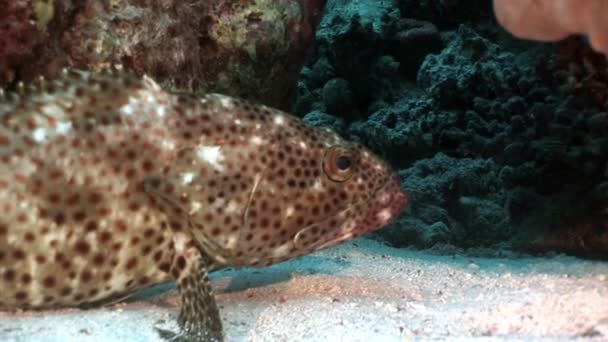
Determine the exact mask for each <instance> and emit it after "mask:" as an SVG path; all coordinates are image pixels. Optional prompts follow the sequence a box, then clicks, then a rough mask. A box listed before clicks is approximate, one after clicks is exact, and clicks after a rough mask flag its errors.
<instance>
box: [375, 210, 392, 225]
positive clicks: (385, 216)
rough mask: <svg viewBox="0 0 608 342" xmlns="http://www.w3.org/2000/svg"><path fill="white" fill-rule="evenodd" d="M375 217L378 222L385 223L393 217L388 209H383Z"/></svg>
mask: <svg viewBox="0 0 608 342" xmlns="http://www.w3.org/2000/svg"><path fill="white" fill-rule="evenodd" d="M376 217H377V218H378V219H379V220H380V222H382V223H386V222H388V221H389V220H390V219H391V218H392V217H393V214H392V213H391V211H390V210H389V209H384V210H382V211H380V212H379V213H378V214H376Z"/></svg>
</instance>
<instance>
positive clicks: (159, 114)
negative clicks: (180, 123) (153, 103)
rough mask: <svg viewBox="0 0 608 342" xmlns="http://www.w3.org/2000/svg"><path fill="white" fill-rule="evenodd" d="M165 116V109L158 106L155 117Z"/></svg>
mask: <svg viewBox="0 0 608 342" xmlns="http://www.w3.org/2000/svg"><path fill="white" fill-rule="evenodd" d="M165 114H167V107H165V106H158V108H156V115H158V116H160V117H163V116H165Z"/></svg>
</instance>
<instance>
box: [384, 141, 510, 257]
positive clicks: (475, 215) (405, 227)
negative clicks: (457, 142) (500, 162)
mask: <svg viewBox="0 0 608 342" xmlns="http://www.w3.org/2000/svg"><path fill="white" fill-rule="evenodd" d="M497 171H498V169H497V165H496V164H495V163H494V162H493V161H492V160H491V159H487V160H484V159H465V158H463V159H461V158H452V157H449V156H447V155H445V154H443V153H437V154H436V155H435V156H434V157H432V158H429V159H423V160H419V161H417V162H416V163H414V165H413V166H412V167H410V168H407V169H403V170H401V171H400V172H399V176H400V177H401V181H402V186H403V188H404V189H406V191H408V194H409V196H410V203H411V206H410V207H409V209H407V214H406V215H403V216H402V217H401V218H399V219H397V221H396V222H395V223H393V224H391V225H390V226H389V227H388V228H386V229H384V230H383V231H380V232H377V233H376V234H377V235H378V236H380V237H382V238H384V239H386V240H387V241H388V242H389V243H391V244H393V245H397V246H407V245H411V244H413V245H415V246H417V247H426V248H428V247H432V246H433V245H434V244H435V243H450V244H454V245H457V246H460V247H471V246H484V245H485V246H488V245H492V244H494V243H498V242H500V241H504V240H505V239H507V238H508V237H509V235H510V234H511V232H510V230H509V229H508V223H509V220H508V213H507V212H506V211H505V210H504V206H503V204H504V201H505V200H506V194H505V193H503V192H502V191H501V189H502V184H501V181H500V179H499V177H498V172H497Z"/></svg>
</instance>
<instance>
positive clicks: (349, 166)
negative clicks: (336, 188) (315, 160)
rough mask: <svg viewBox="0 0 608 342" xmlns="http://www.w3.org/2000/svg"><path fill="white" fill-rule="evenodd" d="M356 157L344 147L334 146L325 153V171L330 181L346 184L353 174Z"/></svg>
mask: <svg viewBox="0 0 608 342" xmlns="http://www.w3.org/2000/svg"><path fill="white" fill-rule="evenodd" d="M353 164H354V155H353V153H352V152H351V151H350V150H349V149H347V148H344V147H341V146H334V147H331V148H329V149H328V150H327V152H325V156H324V158H323V171H324V172H325V174H326V175H327V177H329V179H331V180H333V181H335V182H344V181H346V180H348V179H349V178H350V177H351V176H352V174H353Z"/></svg>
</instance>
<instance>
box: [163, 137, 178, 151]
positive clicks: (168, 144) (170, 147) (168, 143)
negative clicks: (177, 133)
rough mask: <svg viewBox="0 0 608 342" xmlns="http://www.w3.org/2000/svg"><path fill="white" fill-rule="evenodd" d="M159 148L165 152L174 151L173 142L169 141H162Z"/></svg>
mask: <svg viewBox="0 0 608 342" xmlns="http://www.w3.org/2000/svg"><path fill="white" fill-rule="evenodd" d="M160 146H161V147H162V148H163V149H165V150H167V151H172V150H174V149H175V142H174V141H172V140H169V139H164V140H163V141H162V142H161V144H160Z"/></svg>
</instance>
